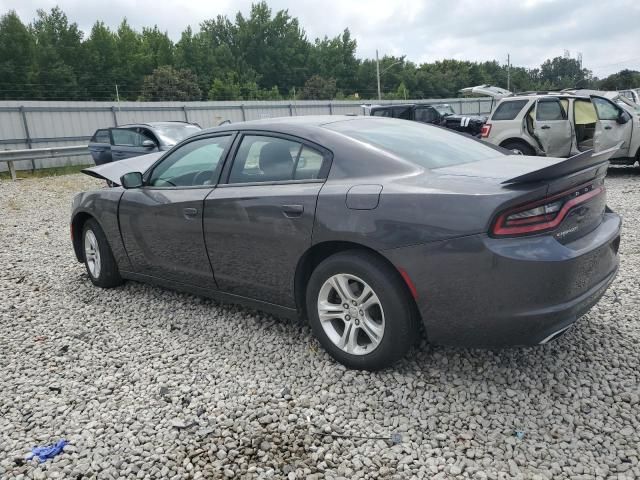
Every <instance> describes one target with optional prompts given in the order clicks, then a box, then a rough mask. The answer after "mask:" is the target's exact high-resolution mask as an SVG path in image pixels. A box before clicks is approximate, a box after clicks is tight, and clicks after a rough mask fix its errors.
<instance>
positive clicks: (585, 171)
mask: <svg viewBox="0 0 640 480" xmlns="http://www.w3.org/2000/svg"><path fill="white" fill-rule="evenodd" d="M617 149H618V146H615V147H613V148H610V149H608V150H605V151H602V152H598V153H595V152H593V151H587V152H583V153H581V154H579V155H576V156H574V157H571V158H568V159H557V158H546V157H543V158H540V157H526V156H521V155H508V156H500V157H495V158H490V159H487V160H482V161H479V162H472V163H467V164H461V165H455V166H451V167H445V168H439V169H435V170H433V172H434V173H437V174H439V175H441V176H442V175H444V176H446V177H449V178H451V176H453V177H456V176H457V177H472V178H474V179H486V180H487V181H489V180H490V179H491V180H493V181H495V180H497V181H498V182H499V185H500V189H501V190H502V191H504V192H505V196H504V200H505V201H504V202H502V203H501V204H500V205H499V206H498V207H497V208H496V213H495V219H494V222H493V224H492V228H491V233H492V234H494V235H495V236H521V235H533V234H538V233H543V232H544V233H548V232H553V235H554V236H556V238H557V239H558V240H559V241H561V242H562V243H567V242H570V241H572V240H575V239H577V238H579V237H581V236H583V235H585V234H587V233H589V232H590V231H592V230H593V229H594V228H596V227H597V226H598V225H599V224H600V222H601V221H602V218H603V214H604V212H605V208H606V194H605V190H604V176H605V175H606V171H607V167H608V160H609V158H610V157H611V156H612V155H613V154H614V153H615V152H616V151H617Z"/></svg>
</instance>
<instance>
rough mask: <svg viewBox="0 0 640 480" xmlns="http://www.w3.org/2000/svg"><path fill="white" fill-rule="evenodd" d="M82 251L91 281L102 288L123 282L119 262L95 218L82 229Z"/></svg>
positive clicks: (115, 285)
mask: <svg viewBox="0 0 640 480" xmlns="http://www.w3.org/2000/svg"><path fill="white" fill-rule="evenodd" d="M82 253H83V257H84V265H85V267H86V269H87V273H88V274H89V278H90V279H91V282H92V283H93V284H94V285H96V286H98V287H102V288H112V287H117V286H118V285H121V284H122V277H121V276H120V272H119V270H118V264H117V263H116V259H115V258H114V257H113V252H112V251H111V247H110V246H109V242H108V241H107V237H106V236H105V234H104V232H103V231H102V228H100V225H99V224H98V222H96V221H95V220H94V219H89V220H87V222H86V223H85V224H84V227H83V229H82Z"/></svg>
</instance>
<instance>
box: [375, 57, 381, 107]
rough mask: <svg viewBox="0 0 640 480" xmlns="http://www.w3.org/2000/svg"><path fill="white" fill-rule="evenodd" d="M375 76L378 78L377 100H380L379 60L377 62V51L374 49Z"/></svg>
mask: <svg viewBox="0 0 640 480" xmlns="http://www.w3.org/2000/svg"><path fill="white" fill-rule="evenodd" d="M376 76H377V77H378V100H382V94H381V93H380V60H378V49H376Z"/></svg>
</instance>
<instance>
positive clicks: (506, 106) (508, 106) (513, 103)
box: [491, 100, 528, 120]
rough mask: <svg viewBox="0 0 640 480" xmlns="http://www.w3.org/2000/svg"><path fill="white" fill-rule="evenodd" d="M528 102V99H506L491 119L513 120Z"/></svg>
mask: <svg viewBox="0 0 640 480" xmlns="http://www.w3.org/2000/svg"><path fill="white" fill-rule="evenodd" d="M527 103H528V100H506V101H503V102H502V103H501V104H500V105H498V108H496V111H495V112H493V116H492V117H491V120H513V119H514V118H516V117H517V116H518V114H519V113H520V110H522V107H524V106H525V105H526V104H527Z"/></svg>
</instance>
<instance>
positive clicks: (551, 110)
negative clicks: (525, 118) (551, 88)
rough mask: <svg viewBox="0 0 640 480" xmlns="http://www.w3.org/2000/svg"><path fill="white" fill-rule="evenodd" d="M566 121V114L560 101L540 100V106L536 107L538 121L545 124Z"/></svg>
mask: <svg viewBox="0 0 640 480" xmlns="http://www.w3.org/2000/svg"><path fill="white" fill-rule="evenodd" d="M565 119H566V114H565V112H564V109H563V108H562V105H560V102H559V101H558V100H555V99H553V100H538V105H536V120H539V121H543V122H544V121H554V120H565Z"/></svg>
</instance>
